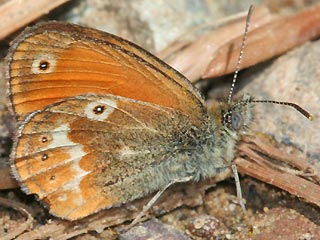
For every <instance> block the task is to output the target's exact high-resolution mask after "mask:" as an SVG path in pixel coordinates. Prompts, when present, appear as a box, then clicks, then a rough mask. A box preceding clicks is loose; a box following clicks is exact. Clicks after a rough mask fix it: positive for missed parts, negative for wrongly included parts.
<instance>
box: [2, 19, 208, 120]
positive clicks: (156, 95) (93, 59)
mask: <svg viewBox="0 0 320 240" xmlns="http://www.w3.org/2000/svg"><path fill="white" fill-rule="evenodd" d="M7 62H8V64H7V66H9V68H8V69H7V77H8V81H9V97H10V100H11V104H12V108H13V111H14V112H15V114H16V115H17V119H18V120H23V119H24V118H25V116H26V115H27V114H29V113H31V112H32V111H35V110H39V109H42V108H43V107H45V106H47V105H49V104H52V103H54V102H57V101H59V100H61V99H65V98H68V97H70V96H76V95H81V94H86V93H95V94H113V95H118V96H123V97H127V98H131V99H137V100H141V101H144V102H150V103H154V104H157V105H160V106H165V107H170V108H173V109H176V110H178V111H181V112H183V113H185V114H187V115H189V116H192V121H193V122H194V124H195V125H199V124H200V122H201V121H202V119H203V114H204V113H205V108H204V107H203V105H204V101H203V99H202V98H201V96H200V95H199V93H198V92H197V90H195V89H194V88H193V87H192V85H191V84H190V82H189V81H188V80H187V79H185V77H183V76H182V75H181V74H179V73H178V72H176V71H175V70H173V69H172V68H170V67H169V66H168V65H166V64H165V63H163V62H162V61H161V60H159V59H157V58H156V57H154V56H153V55H151V54H149V53H147V52H146V51H144V50H143V49H141V48H140V47H138V46H136V45H134V44H132V43H130V42H128V41H126V40H123V39H121V38H119V37H116V36H114V35H111V34H108V33H104V32H100V31H98V30H93V29H88V28H84V27H80V26H76V25H72V24H68V23H58V22H51V23H46V24H39V25H37V26H36V27H32V28H29V29H27V30H26V31H25V32H24V33H22V34H21V36H20V37H18V38H17V40H15V41H14V42H13V45H12V48H11V51H10V52H9V55H8V57H7ZM43 63H45V64H48V65H49V66H48V65H47V66H44V69H41V64H43Z"/></svg>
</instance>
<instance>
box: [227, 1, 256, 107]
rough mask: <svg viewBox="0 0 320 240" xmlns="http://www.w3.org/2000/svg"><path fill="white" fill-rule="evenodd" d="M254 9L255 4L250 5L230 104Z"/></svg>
mask: <svg viewBox="0 0 320 240" xmlns="http://www.w3.org/2000/svg"><path fill="white" fill-rule="evenodd" d="M252 9H253V5H250V8H249V11H248V15H247V19H246V27H245V30H244V34H243V39H242V43H241V48H240V54H239V58H238V62H237V66H236V70H235V71H234V75H233V79H232V84H231V88H230V92H229V96H228V104H231V100H232V94H233V90H234V86H235V84H236V81H237V77H238V73H239V70H240V64H241V61H242V58H243V52H244V46H245V44H246V40H247V36H248V30H249V26H250V19H251V14H252Z"/></svg>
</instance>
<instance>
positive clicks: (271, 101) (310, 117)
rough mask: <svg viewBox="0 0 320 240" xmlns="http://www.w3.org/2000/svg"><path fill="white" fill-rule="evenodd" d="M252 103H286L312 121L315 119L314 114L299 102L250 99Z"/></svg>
mask: <svg viewBox="0 0 320 240" xmlns="http://www.w3.org/2000/svg"><path fill="white" fill-rule="evenodd" d="M249 102H251V103H272V104H279V105H286V106H289V107H293V108H294V109H296V110H297V111H298V112H299V113H301V114H302V115H303V116H305V117H306V118H308V119H309V120H310V121H312V120H313V116H312V115H311V114H310V113H309V112H307V111H306V110H305V109H303V108H302V107H300V106H299V105H298V104H295V103H291V102H279V101H273V100H250V101H249Z"/></svg>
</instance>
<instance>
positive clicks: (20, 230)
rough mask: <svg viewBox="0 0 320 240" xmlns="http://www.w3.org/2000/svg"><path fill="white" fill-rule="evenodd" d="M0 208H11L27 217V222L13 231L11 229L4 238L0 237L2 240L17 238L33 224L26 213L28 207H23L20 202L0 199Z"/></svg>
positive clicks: (27, 212)
mask: <svg viewBox="0 0 320 240" xmlns="http://www.w3.org/2000/svg"><path fill="white" fill-rule="evenodd" d="M0 206H5V207H9V208H13V209H15V210H17V211H18V212H20V213H21V214H22V215H25V216H26V217H27V220H26V221H25V222H24V223H23V224H21V225H20V226H18V227H17V228H15V229H12V230H11V231H10V232H9V233H8V234H6V235H5V236H0V238H1V239H2V240H10V239H14V238H16V237H17V236H19V235H21V234H22V233H23V232H24V231H26V230H27V229H28V228H31V225H32V222H33V217H32V215H31V214H30V212H29V211H28V207H27V206H25V205H24V204H22V203H20V202H15V201H12V200H8V199H6V198H3V197H0Z"/></svg>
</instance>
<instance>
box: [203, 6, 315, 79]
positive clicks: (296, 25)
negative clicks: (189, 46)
mask: <svg viewBox="0 0 320 240" xmlns="http://www.w3.org/2000/svg"><path fill="white" fill-rule="evenodd" d="M251 22H252V23H254V22H253V21H251ZM319 22H320V4H317V5H315V6H313V7H310V8H308V9H306V10H304V11H301V12H299V13H297V14H295V15H294V16H287V17H282V18H281V19H277V20H273V21H272V22H271V23H269V24H266V25H263V26H262V27H260V28H257V29H255V30H252V31H249V34H248V39H247V44H246V48H245V53H244V58H243V61H242V63H241V68H242V69H243V68H247V67H249V66H253V65H255V64H257V63H259V62H262V61H265V60H267V59H270V58H272V57H274V56H278V55H280V54H282V53H284V52H286V51H288V50H289V49H292V48H294V47H296V46H299V45H302V44H303V43H305V42H307V41H309V40H312V39H315V38H317V37H319V36H320V24H319ZM241 43H242V36H240V37H238V38H236V39H235V40H233V41H230V42H229V43H227V44H225V45H224V46H223V47H221V48H220V49H219V51H218V52H217V54H216V55H215V57H214V59H213V60H212V61H211V62H210V64H209V65H208V67H207V70H206V71H205V72H204V74H203V75H202V78H210V77H218V76H222V75H225V74H228V73H232V72H234V70H235V66H236V64H237V61H238V58H239V52H240V46H241Z"/></svg>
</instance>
